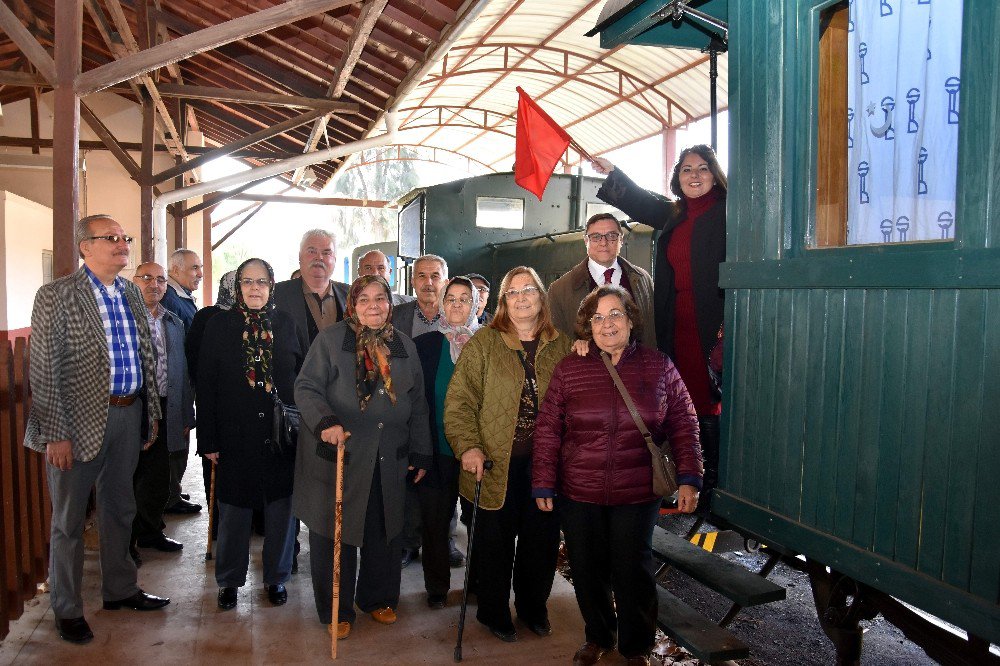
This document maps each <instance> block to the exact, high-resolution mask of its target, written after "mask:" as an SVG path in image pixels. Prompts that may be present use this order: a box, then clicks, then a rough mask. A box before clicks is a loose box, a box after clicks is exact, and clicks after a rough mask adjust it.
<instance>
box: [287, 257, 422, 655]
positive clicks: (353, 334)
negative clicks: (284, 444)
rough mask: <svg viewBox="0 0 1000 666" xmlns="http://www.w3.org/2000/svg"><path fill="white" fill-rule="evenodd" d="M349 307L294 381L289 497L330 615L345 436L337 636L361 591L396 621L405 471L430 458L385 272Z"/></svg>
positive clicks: (377, 611) (363, 285) (368, 604)
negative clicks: (295, 419) (296, 418)
mask: <svg viewBox="0 0 1000 666" xmlns="http://www.w3.org/2000/svg"><path fill="white" fill-rule="evenodd" d="M346 315H347V316H346V317H345V319H344V321H341V322H339V323H337V324H335V325H333V326H331V327H329V328H327V329H326V330H324V331H322V332H321V333H320V334H319V335H318V336H317V337H316V339H315V341H313V344H312V347H311V348H310V349H309V353H308V355H307V356H306V360H305V362H304V364H303V365H302V370H301V371H300V372H299V376H298V379H297V381H296V382H295V402H296V404H297V405H298V407H299V409H301V410H302V430H301V431H300V433H299V444H298V456H297V458H296V465H295V491H294V495H293V499H292V506H293V512H294V513H295V515H296V516H297V517H298V518H299V519H300V520H301V521H302V522H304V523H305V524H306V525H307V526H308V527H309V550H310V553H309V561H310V564H311V568H312V583H313V593H314V595H315V597H316V610H317V612H318V613H319V619H320V622H322V623H324V624H329V623H331V622H332V619H333V618H332V616H333V609H332V598H331V597H332V590H333V587H332V584H333V581H332V577H333V546H334V544H333V530H334V500H335V492H336V488H335V485H336V452H337V448H336V447H337V444H339V443H340V442H345V444H346V452H347V453H346V457H345V461H344V504H343V531H342V539H343V547H342V549H341V557H340V607H339V608H338V609H337V632H338V636H339V637H340V638H346V637H347V635H348V634H350V631H351V625H352V624H353V623H354V620H355V611H354V602H355V600H356V601H357V605H358V608H360V609H361V610H362V611H363V612H365V613H370V614H371V616H372V619H374V620H375V621H376V622H379V623H381V624H392V623H393V622H395V621H396V612H395V610H396V606H397V604H398V603H399V583H400V556H399V553H400V549H401V546H400V541H399V539H400V533H401V532H402V529H403V496H404V489H405V483H406V477H407V474H408V473H411V472H412V473H413V476H414V481H419V480H420V479H421V478H422V477H423V475H424V470H426V469H427V468H428V467H429V466H430V464H431V441H430V425H429V421H428V409H427V401H426V400H425V398H424V380H423V374H422V372H421V369H420V360H419V358H418V357H417V352H416V348H415V347H414V346H413V341H412V340H410V338H408V337H407V336H405V335H403V334H402V333H400V332H399V331H398V330H395V329H394V328H393V327H392V293H391V291H390V290H389V285H388V284H387V283H386V281H385V280H384V279H383V278H381V277H378V276H373V275H369V276H363V277H360V278H358V279H357V280H355V282H354V284H353V285H351V290H350V293H349V294H348V303H347V313H346ZM358 548H360V549H361V568H360V573H359V572H358V550H357V549H358Z"/></svg>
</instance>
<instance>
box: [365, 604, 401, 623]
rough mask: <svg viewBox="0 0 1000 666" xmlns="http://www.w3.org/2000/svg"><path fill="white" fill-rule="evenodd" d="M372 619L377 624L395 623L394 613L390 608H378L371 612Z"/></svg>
mask: <svg viewBox="0 0 1000 666" xmlns="http://www.w3.org/2000/svg"><path fill="white" fill-rule="evenodd" d="M371 616H372V619H373V620H375V621H376V622H378V623H379V624H392V623H393V622H395V621H396V611H394V610H392V609H391V608H379V609H378V610H373V611H372V612H371Z"/></svg>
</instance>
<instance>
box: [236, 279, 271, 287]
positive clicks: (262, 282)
mask: <svg viewBox="0 0 1000 666" xmlns="http://www.w3.org/2000/svg"><path fill="white" fill-rule="evenodd" d="M240 284H241V285H243V286H244V287H252V286H253V285H257V286H258V287H260V288H261V289H263V288H264V287H270V286H271V280H270V278H257V279H256V280H255V279H253V278H240Z"/></svg>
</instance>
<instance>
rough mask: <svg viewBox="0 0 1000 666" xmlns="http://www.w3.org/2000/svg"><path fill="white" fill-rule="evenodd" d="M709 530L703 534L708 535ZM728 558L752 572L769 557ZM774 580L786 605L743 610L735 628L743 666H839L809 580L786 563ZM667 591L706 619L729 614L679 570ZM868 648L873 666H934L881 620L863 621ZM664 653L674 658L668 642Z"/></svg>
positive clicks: (680, 521)
mask: <svg viewBox="0 0 1000 666" xmlns="http://www.w3.org/2000/svg"><path fill="white" fill-rule="evenodd" d="M661 524H662V525H663V526H664V527H666V528H667V529H669V530H670V531H672V532H675V533H678V534H684V533H685V532H686V531H687V529H688V527H689V526H690V525H691V519H689V518H674V517H667V518H664V519H662V521H661ZM708 529H711V528H708V527H707V526H706V527H703V528H702V531H708ZM722 557H725V558H727V559H729V560H731V561H734V562H736V563H738V564H740V565H741V566H743V567H746V568H747V569H751V570H753V571H758V570H759V569H760V568H761V567H762V566H763V564H764V562H765V561H766V560H767V556H766V555H763V554H759V553H747V552H745V551H741V552H732V553H724V554H723V555H722ZM768 579H769V580H771V581H772V582H774V583H777V584H778V585H781V586H782V587H784V588H785V589H786V590H787V597H786V599H785V600H784V601H780V602H776V603H772V604H765V605H763V606H756V607H753V608H745V609H743V610H742V611H741V612H740V614H739V615H737V616H736V619H735V620H734V621H733V623H732V624H731V625H730V626H729V630H730V631H731V632H732V633H733V634H734V635H736V636H737V637H739V638H740V639H741V640H742V641H743V642H744V643H746V644H747V645H749V646H750V652H751V657H750V658H749V659H744V660H741V661H739V662H738V663H740V664H741V665H742V666H763V665H765V664H766V665H768V666H802V665H805V664H834V663H835V658H836V653H835V651H834V649H833V644H832V643H831V642H830V640H829V639H828V638H827V637H826V634H824V633H823V630H822V629H821V628H820V626H819V621H818V620H817V618H816V606H815V604H814V603H813V598H812V589H811V587H810V586H809V577H808V576H807V575H806V574H804V573H802V572H800V571H797V570H795V569H793V568H791V567H788V566H786V565H785V564H784V563H780V564H778V566H777V567H775V569H774V571H772V572H771V575H770V576H768ZM664 583H665V587H666V588H667V589H669V590H670V591H671V592H672V593H673V594H675V595H676V596H677V597H679V598H681V599H682V600H684V601H685V602H686V603H687V604H689V605H690V606H691V607H693V608H695V609H697V610H698V611H700V612H701V613H703V614H704V615H706V616H708V617H710V618H713V619H716V620H718V619H721V618H722V617H723V616H724V615H725V614H726V611H727V610H728V609H729V606H730V602H729V600H728V599H726V598H725V597H723V596H721V595H719V594H717V593H715V592H713V591H711V590H709V589H707V588H705V587H702V586H701V585H700V584H699V583H697V582H695V581H693V580H692V579H690V578H688V577H687V576H685V575H684V574H681V573H679V572H677V571H676V570H672V571H670V572H669V573H668V574H667V575H666V578H665V580H664ZM862 626H863V627H864V628H865V635H864V649H863V652H862V658H861V663H862V664H865V665H869V664H870V665H872V666H889V665H896V664H906V665H907V666H919V665H922V664H933V663H934V661H933V660H931V659H930V658H929V657H928V656H927V654H926V653H925V652H924V651H923V650H922V649H921V648H920V647H919V646H917V645H916V644H915V643H912V642H910V641H909V640H907V639H906V638H905V637H904V636H903V634H902V632H901V631H899V629H897V628H896V627H894V626H893V625H892V624H890V623H889V622H887V621H886V620H884V619H883V618H882V616H877V617H876V618H875V619H874V620H872V621H870V622H863V623H862ZM664 640H665V641H666V642H665V643H664V644H663V645H661V646H660V648H659V649H658V652H660V653H661V654H666V653H668V650H669V644H668V639H664ZM664 663H668V664H669V663H676V664H696V663H698V662H697V660H694V659H692V658H691V657H690V656H687V659H684V655H681V654H676V655H675V656H673V657H671V658H668V659H666V660H665V662H664Z"/></svg>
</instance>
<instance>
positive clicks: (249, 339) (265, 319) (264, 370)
mask: <svg viewBox="0 0 1000 666" xmlns="http://www.w3.org/2000/svg"><path fill="white" fill-rule="evenodd" d="M253 263H258V264H260V265H262V266H263V267H264V268H265V269H266V270H267V277H268V278H269V279H270V281H271V288H270V290H269V291H268V294H267V303H265V304H264V307H262V308H261V309H260V310H251V309H250V308H249V307H247V304H246V303H245V302H244V301H243V288H242V287H241V286H240V280H242V279H243V272H244V271H245V270H246V268H247V266H249V265H250V264H253ZM234 282H235V284H236V288H235V294H236V305H235V307H236V310H237V311H238V312H239V313H240V314H242V315H243V368H244V370H245V372H246V378H247V383H249V384H250V388H257V382H264V390H265V391H266V392H268V393H270V392H271V389H273V388H274V379H273V377H272V376H271V352H272V350H273V348H274V333H273V331H272V329H271V312H273V311H274V270H273V269H272V268H271V265H270V264H269V263H267V262H266V261H264V260H263V259H247V260H246V261H244V262H243V263H242V264H240V267H239V268H237V269H236V275H235V276H234ZM258 363H259V364H260V375H259V376H258V373H257V364H258Z"/></svg>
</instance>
